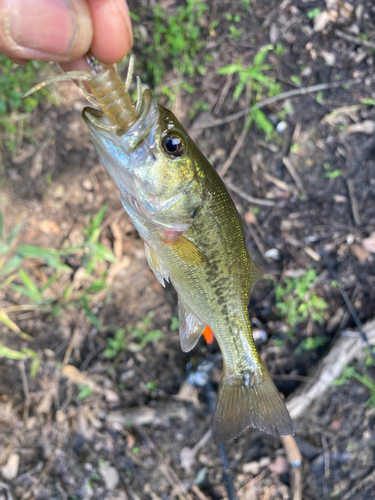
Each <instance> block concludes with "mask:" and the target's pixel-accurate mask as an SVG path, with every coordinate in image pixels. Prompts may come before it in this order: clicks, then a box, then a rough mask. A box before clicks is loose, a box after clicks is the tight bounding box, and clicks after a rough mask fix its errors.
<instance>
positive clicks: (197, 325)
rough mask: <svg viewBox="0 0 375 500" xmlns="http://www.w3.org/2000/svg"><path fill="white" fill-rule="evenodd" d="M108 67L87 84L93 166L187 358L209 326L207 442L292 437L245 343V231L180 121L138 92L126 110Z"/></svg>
mask: <svg viewBox="0 0 375 500" xmlns="http://www.w3.org/2000/svg"><path fill="white" fill-rule="evenodd" d="M132 66H133V65H132V62H131V63H130V69H129V71H128V77H127V79H126V83H125V86H124V84H122V83H121V81H120V78H119V75H118V74H117V73H115V71H114V69H113V68H112V67H110V66H104V65H100V64H94V63H93V62H92V61H91V67H92V69H93V73H94V74H93V75H91V74H88V75H89V76H87V74H86V77H83V76H82V74H81V76H80V75H78V72H74V73H71V76H74V77H75V78H79V79H81V80H82V79H84V80H88V81H89V85H90V87H91V89H92V92H93V94H94V96H95V97H96V100H97V101H95V102H94V104H96V106H97V107H99V108H101V109H97V108H91V107H86V108H84V109H83V111H82V116H83V119H84V121H85V122H86V124H87V126H88V128H89V130H90V133H91V136H92V139H93V141H94V144H95V147H96V149H97V151H98V153H99V156H100V160H101V163H102V165H103V166H104V168H105V169H106V170H107V172H108V173H109V175H110V176H111V177H112V179H113V180H114V181H115V183H116V185H117V187H118V189H119V191H120V196H121V201H122V204H123V206H124V208H125V210H126V211H127V213H128V214H129V216H130V217H131V219H132V221H133V223H134V226H135V227H136V229H137V230H138V232H139V234H140V236H141V237H142V238H143V240H144V243H145V250H146V256H147V260H148V263H149V265H150V267H151V269H152V270H153V272H154V273H155V276H156V278H157V279H158V280H159V281H160V283H161V284H162V285H163V286H164V284H165V282H166V281H170V282H171V283H172V285H173V286H174V288H175V289H176V291H177V293H178V311H179V320H180V340H181V348H182V350H183V351H185V352H187V351H190V350H191V349H193V347H194V346H195V344H196V343H197V341H198V339H199V338H200V336H201V335H202V333H203V331H204V329H205V327H207V326H209V327H210V329H211V330H212V331H213V332H214V335H215V337H216V339H217V341H218V343H219V346H220V349H221V352H222V354H223V360H224V368H223V375H222V379H221V382H220V387H219V395H218V401H217V407H216V412H215V415H214V422H213V435H214V439H215V441H217V442H224V441H227V440H230V439H233V438H235V437H236V436H238V435H239V434H240V433H241V432H242V431H243V430H244V429H246V428H247V427H254V428H258V429H260V430H262V431H264V432H267V433H269V434H272V435H274V436H278V435H282V436H283V435H287V434H291V433H293V424H292V421H291V419H290V416H289V414H288V411H287V409H286V407H285V405H284V403H283V400H282V398H281V396H280V394H279V393H278V391H277V389H276V387H275V385H274V383H273V381H272V379H271V377H270V375H269V373H268V370H267V368H266V366H265V363H264V362H263V360H262V358H261V357H260V356H259V354H258V352H257V349H256V347H255V344H254V340H253V337H252V334H251V326H250V319H249V315H248V309H247V308H248V303H249V297H250V292H251V290H252V288H253V286H254V284H255V282H256V280H257V277H258V270H257V267H256V265H255V264H254V262H253V261H252V259H251V258H250V256H249V255H248V252H247V249H246V245H245V233H244V226H243V223H242V220H241V217H240V215H239V214H238V212H237V210H236V207H235V205H234V203H233V201H232V199H231V197H230V196H229V194H228V191H227V189H226V188H225V186H224V184H223V182H222V180H221V179H220V177H219V175H218V174H217V173H216V171H215V170H214V168H213V167H212V166H211V164H210V163H209V162H208V160H207V159H206V157H205V156H204V155H203V153H202V152H201V151H200V150H199V149H198V147H197V146H196V145H195V143H194V142H193V141H192V139H191V138H190V137H189V135H188V134H187V132H186V131H185V130H184V128H183V127H182V125H181V124H180V123H179V121H178V120H177V118H176V117H175V116H174V115H173V113H171V111H168V110H167V109H165V108H164V107H163V106H161V105H160V104H157V103H156V101H155V100H154V98H153V96H152V94H151V92H150V91H149V90H145V91H144V92H143V93H142V89H141V85H140V81H139V80H138V99H137V103H136V104H135V105H132V103H131V101H130V98H129V94H128V92H127V91H128V89H129V85H130V80H131V73H132Z"/></svg>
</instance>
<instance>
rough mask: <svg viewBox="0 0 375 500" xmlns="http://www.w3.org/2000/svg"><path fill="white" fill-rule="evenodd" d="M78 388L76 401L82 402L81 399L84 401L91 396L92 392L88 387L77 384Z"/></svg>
mask: <svg viewBox="0 0 375 500" xmlns="http://www.w3.org/2000/svg"><path fill="white" fill-rule="evenodd" d="M78 388H79V393H78V395H77V398H78V399H81V400H82V399H85V398H88V397H89V396H91V394H92V390H91V389H90V387H89V386H88V385H84V384H79V385H78Z"/></svg>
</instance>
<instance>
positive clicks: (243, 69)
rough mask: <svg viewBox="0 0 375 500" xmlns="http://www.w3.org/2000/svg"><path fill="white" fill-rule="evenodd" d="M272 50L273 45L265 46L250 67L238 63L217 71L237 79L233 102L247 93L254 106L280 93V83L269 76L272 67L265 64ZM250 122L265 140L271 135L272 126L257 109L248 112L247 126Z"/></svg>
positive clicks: (273, 48)
mask: <svg viewBox="0 0 375 500" xmlns="http://www.w3.org/2000/svg"><path fill="white" fill-rule="evenodd" d="M274 50H275V47H274V46H273V45H266V46H264V47H262V48H261V49H260V50H259V51H258V52H257V53H256V54H255V56H254V59H253V63H252V64H251V65H249V66H245V65H244V64H243V63H242V62H238V63H234V64H229V65H227V66H223V67H222V68H220V69H219V71H218V73H219V74H220V75H228V74H236V75H237V76H238V78H239V82H238V83H237V85H236V88H235V90H234V93H233V99H234V100H238V99H239V98H240V97H241V95H242V94H243V93H244V92H247V93H248V94H249V95H251V104H252V105H253V106H255V105H256V103H257V102H259V101H260V100H261V99H263V98H264V97H272V96H275V95H277V94H279V93H280V91H281V83H280V82H276V81H275V79H274V78H273V77H272V76H271V75H270V74H269V72H270V70H272V66H271V65H270V64H267V63H266V62H265V60H266V58H267V55H268V53H269V52H270V51H274ZM252 122H254V123H255V124H256V126H257V127H258V128H259V129H260V130H261V131H263V132H264V133H265V134H266V136H267V138H270V137H271V136H272V135H273V132H274V126H273V125H272V123H271V122H270V121H269V120H268V118H267V116H266V115H265V114H264V113H263V111H261V110H260V109H259V108H257V107H254V108H253V109H252V111H251V112H250V115H249V125H250V124H251V123H252Z"/></svg>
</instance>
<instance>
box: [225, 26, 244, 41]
mask: <svg viewBox="0 0 375 500" xmlns="http://www.w3.org/2000/svg"><path fill="white" fill-rule="evenodd" d="M228 28H229V36H230V38H233V40H239V39H240V38H241V36H242V29H241V28H236V26H235V25H234V24H230V25H229V26H228Z"/></svg>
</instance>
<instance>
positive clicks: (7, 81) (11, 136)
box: [0, 55, 49, 152]
mask: <svg viewBox="0 0 375 500" xmlns="http://www.w3.org/2000/svg"><path fill="white" fill-rule="evenodd" d="M0 65H1V74H0V126H1V127H3V128H4V131H5V134H4V135H3V137H4V141H3V144H4V145H5V147H6V148H7V149H8V150H9V151H11V152H12V151H14V150H15V148H16V145H17V135H18V132H19V127H20V126H21V127H22V126H23V123H24V121H25V119H26V118H27V114H28V113H30V112H31V111H32V110H33V109H34V108H35V107H36V106H37V104H38V103H39V102H40V100H42V99H43V98H45V97H48V96H49V93H48V91H47V90H45V89H42V90H41V91H40V92H39V93H38V95H36V94H34V95H31V96H29V97H27V98H26V99H23V98H22V96H23V94H24V93H25V92H26V91H27V90H29V88H30V87H32V86H33V85H34V84H35V83H37V81H39V80H40V72H41V71H43V69H45V68H47V67H48V63H43V62H39V61H30V62H29V63H27V64H26V65H24V66H17V65H16V64H14V63H13V62H12V61H10V60H9V59H8V58H7V57H5V56H2V55H0Z"/></svg>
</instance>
